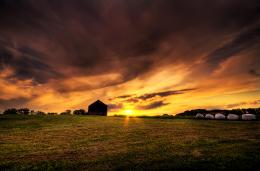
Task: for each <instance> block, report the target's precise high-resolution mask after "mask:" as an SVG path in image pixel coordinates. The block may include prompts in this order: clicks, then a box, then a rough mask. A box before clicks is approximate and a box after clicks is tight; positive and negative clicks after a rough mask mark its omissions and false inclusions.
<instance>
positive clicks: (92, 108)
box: [88, 100, 107, 116]
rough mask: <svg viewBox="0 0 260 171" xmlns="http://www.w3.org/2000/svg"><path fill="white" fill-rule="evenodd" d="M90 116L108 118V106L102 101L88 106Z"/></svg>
mask: <svg viewBox="0 0 260 171" xmlns="http://www.w3.org/2000/svg"><path fill="white" fill-rule="evenodd" d="M88 115H101V116H107V105H106V104H105V103H103V102H102V101H100V100H97V101H95V102H94V103H92V104H91V105H89V106H88Z"/></svg>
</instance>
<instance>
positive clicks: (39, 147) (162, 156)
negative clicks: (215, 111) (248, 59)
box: [0, 116, 260, 170]
mask: <svg viewBox="0 0 260 171" xmlns="http://www.w3.org/2000/svg"><path fill="white" fill-rule="evenodd" d="M257 168H260V121H252V122H245V121H208V120H191V119H190V120H189V119H156V118H129V119H127V118H121V117H98V116H0V170H187V169H188V170H257Z"/></svg>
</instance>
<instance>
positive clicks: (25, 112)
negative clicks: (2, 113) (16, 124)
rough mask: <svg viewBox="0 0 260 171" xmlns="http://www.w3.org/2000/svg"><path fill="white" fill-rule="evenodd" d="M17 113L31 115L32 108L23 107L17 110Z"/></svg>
mask: <svg viewBox="0 0 260 171" xmlns="http://www.w3.org/2000/svg"><path fill="white" fill-rule="evenodd" d="M17 113H18V114H21V115H29V114H30V109H28V108H21V109H18V110H17Z"/></svg>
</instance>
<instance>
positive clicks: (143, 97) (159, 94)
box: [114, 88, 196, 103]
mask: <svg viewBox="0 0 260 171" xmlns="http://www.w3.org/2000/svg"><path fill="white" fill-rule="evenodd" d="M193 90H196V89H194V88H193V89H182V90H172V91H162V92H156V93H147V94H143V95H141V96H135V95H122V96H118V97H116V98H114V99H118V98H119V99H125V100H124V101H125V102H130V103H137V102H139V101H140V100H143V101H145V100H150V99H153V98H154V97H167V96H173V95H179V94H184V93H187V92H189V91H193Z"/></svg>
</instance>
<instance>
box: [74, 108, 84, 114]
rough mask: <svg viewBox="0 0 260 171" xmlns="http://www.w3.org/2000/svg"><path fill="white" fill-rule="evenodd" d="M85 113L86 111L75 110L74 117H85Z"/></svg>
mask: <svg viewBox="0 0 260 171" xmlns="http://www.w3.org/2000/svg"><path fill="white" fill-rule="evenodd" d="M85 113H86V112H85V110H84V109H79V110H74V112H73V114H74V115H85Z"/></svg>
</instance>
